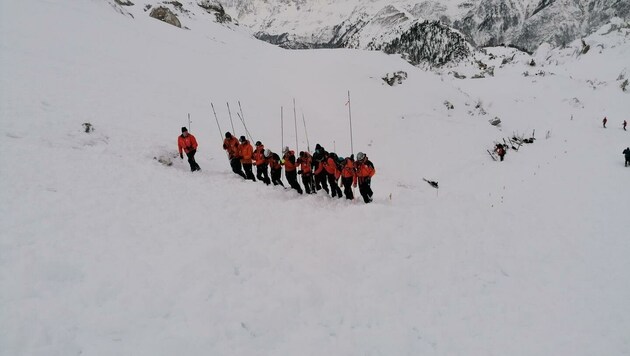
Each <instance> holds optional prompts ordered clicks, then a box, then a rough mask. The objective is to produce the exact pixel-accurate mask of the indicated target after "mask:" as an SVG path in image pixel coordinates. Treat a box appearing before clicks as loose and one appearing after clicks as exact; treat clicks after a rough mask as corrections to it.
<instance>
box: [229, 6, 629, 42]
mask: <svg viewBox="0 0 630 356" xmlns="http://www.w3.org/2000/svg"><path fill="white" fill-rule="evenodd" d="M224 3H225V4H226V7H227V8H228V11H230V12H232V13H234V15H235V17H236V18H238V19H239V21H241V23H242V24H244V25H246V26H249V27H250V28H252V29H253V30H254V31H255V32H257V36H258V37H259V38H263V39H265V40H271V41H273V42H275V43H278V44H280V45H283V46H285V47H288V48H293V47H321V46H333V47H336V46H353V47H356V46H358V48H367V45H368V43H369V42H371V41H373V40H377V37H378V36H381V35H383V34H385V35H386V36H390V35H391V32H397V30H396V29H397V28H399V27H400V25H401V24H402V23H405V22H414V21H417V20H421V21H422V20H433V21H436V20H437V21H441V22H443V23H445V24H446V25H449V26H453V27H454V28H455V29H457V30H460V31H461V32H462V33H464V34H465V35H466V37H467V39H468V40H469V41H471V43H473V44H474V45H476V46H480V47H483V46H491V45H498V44H510V45H514V46H517V47H520V48H523V49H526V50H528V51H532V52H533V51H534V50H536V48H537V47H538V46H539V45H540V44H541V43H543V42H549V43H551V44H552V45H565V44H568V43H569V42H571V41H572V40H574V39H576V38H579V37H580V36H584V35H586V34H588V33H590V32H591V31H593V30H594V29H596V28H599V27H600V26H602V25H604V24H605V23H606V22H607V21H609V20H610V19H611V18H612V17H615V16H616V17H621V18H628V16H630V3H629V2H628V1H623V0H611V1H605V0H558V1H554V0H551V1H550V0H525V1H523V0H518V1H517V0H466V1H461V0H450V1H418V0H394V1H384V0H340V1H324V0H310V1H309V0H285V1H264V0H254V1H251V0H224ZM408 27H410V26H408ZM349 37H351V38H353V39H351V40H350V39H349Z"/></svg>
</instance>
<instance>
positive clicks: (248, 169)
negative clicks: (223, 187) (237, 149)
mask: <svg viewBox="0 0 630 356" xmlns="http://www.w3.org/2000/svg"><path fill="white" fill-rule="evenodd" d="M252 167H253V165H252V164H251V163H243V170H244V171H245V179H249V180H252V181H254V182H255V181H256V178H254V172H253V171H252Z"/></svg>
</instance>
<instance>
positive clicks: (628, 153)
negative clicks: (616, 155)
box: [622, 147, 630, 167]
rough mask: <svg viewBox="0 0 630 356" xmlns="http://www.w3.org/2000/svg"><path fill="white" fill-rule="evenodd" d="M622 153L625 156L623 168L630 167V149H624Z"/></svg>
mask: <svg viewBox="0 0 630 356" xmlns="http://www.w3.org/2000/svg"><path fill="white" fill-rule="evenodd" d="M622 153H623V154H624V155H625V156H626V163H625V167H628V166H630V147H626V149H625V150H623V152H622Z"/></svg>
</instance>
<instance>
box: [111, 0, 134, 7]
mask: <svg viewBox="0 0 630 356" xmlns="http://www.w3.org/2000/svg"><path fill="white" fill-rule="evenodd" d="M114 2H115V3H116V4H118V5H120V6H133V3H132V2H131V1H129V0H114Z"/></svg>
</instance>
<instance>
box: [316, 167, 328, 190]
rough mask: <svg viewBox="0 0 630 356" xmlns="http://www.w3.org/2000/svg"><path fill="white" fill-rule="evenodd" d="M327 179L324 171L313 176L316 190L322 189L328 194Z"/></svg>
mask: <svg viewBox="0 0 630 356" xmlns="http://www.w3.org/2000/svg"><path fill="white" fill-rule="evenodd" d="M327 179H328V174H326V171H322V172H321V173H319V174H317V175H315V188H316V189H317V190H320V189H323V190H325V191H326V193H328V184H327V183H326V180H327Z"/></svg>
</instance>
